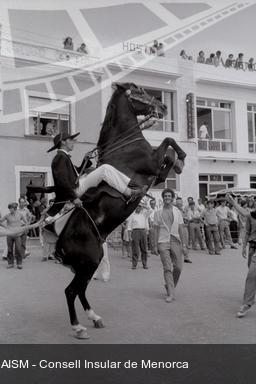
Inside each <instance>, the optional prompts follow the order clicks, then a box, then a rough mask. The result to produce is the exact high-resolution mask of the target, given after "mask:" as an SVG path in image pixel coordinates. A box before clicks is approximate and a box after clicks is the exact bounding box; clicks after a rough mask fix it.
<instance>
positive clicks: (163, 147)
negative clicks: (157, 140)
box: [155, 137, 187, 164]
mask: <svg viewBox="0 0 256 384" xmlns="http://www.w3.org/2000/svg"><path fill="white" fill-rule="evenodd" d="M168 147H172V148H173V150H174V151H175V152H176V153H177V157H178V159H179V160H182V161H184V160H185V157H186V156H187V155H186V153H185V152H184V151H183V149H181V147H180V146H179V145H178V144H177V143H176V141H175V140H174V139H172V138H171V137H166V138H165V139H164V140H163V141H162V143H161V144H160V145H159V147H158V148H156V149H155V155H156V156H157V157H158V160H159V161H160V162H161V164H162V162H163V161H164V156H165V154H166V151H167V149H168Z"/></svg>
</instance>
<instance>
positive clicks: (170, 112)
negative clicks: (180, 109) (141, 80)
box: [143, 87, 175, 132]
mask: <svg viewBox="0 0 256 384" xmlns="http://www.w3.org/2000/svg"><path fill="white" fill-rule="evenodd" d="M143 88H144V89H145V91H146V92H147V93H148V94H149V95H150V96H154V97H155V98H156V99H158V100H159V101H161V102H162V103H164V104H165V105H166V107H167V115H166V116H165V117H164V118H163V119H159V120H158V123H157V124H155V125H154V126H153V127H152V128H150V129H151V130H153V131H166V132H174V131H175V117H174V93H173V92H170V91H161V90H157V89H151V88H145V87H143Z"/></svg>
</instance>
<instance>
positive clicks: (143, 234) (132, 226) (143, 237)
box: [128, 203, 150, 269]
mask: <svg viewBox="0 0 256 384" xmlns="http://www.w3.org/2000/svg"><path fill="white" fill-rule="evenodd" d="M143 209H144V207H143V204H142V203H140V204H139V205H138V206H137V208H136V209H135V211H134V213H133V214H132V215H131V216H130V218H129V220H128V231H129V234H130V238H131V241H132V269H136V267H137V264H138V260H139V255H140V254H141V261H142V265H143V268H144V269H148V266H147V259H148V252H147V232H148V230H149V225H148V217H149V215H150V211H149V209H148V210H147V212H143Z"/></svg>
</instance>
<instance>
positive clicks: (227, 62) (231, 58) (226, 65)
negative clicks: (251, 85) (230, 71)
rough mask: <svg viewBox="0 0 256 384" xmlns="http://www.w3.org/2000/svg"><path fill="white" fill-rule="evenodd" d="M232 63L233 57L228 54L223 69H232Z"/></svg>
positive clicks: (233, 61) (231, 54)
mask: <svg viewBox="0 0 256 384" xmlns="http://www.w3.org/2000/svg"><path fill="white" fill-rule="evenodd" d="M234 63H235V60H234V55H233V53H230V54H229V55H228V58H227V60H226V61H225V67H226V68H230V67H233V66H234Z"/></svg>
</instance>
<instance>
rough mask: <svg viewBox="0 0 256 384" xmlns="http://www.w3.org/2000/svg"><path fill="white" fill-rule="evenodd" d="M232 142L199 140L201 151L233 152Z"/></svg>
mask: <svg viewBox="0 0 256 384" xmlns="http://www.w3.org/2000/svg"><path fill="white" fill-rule="evenodd" d="M232 147H233V146H232V141H221V140H198V150H199V151H218V152H232V149H233V148H232Z"/></svg>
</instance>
